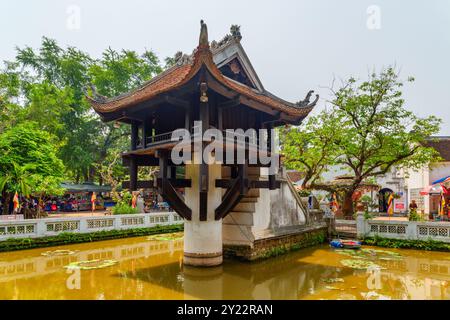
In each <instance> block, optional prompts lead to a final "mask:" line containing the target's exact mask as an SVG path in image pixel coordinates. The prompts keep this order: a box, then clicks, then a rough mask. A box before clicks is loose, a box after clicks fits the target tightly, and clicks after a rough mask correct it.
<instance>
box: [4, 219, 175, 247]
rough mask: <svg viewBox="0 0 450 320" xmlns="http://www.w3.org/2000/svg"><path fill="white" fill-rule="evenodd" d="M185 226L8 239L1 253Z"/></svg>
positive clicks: (159, 226) (173, 230)
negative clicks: (25, 239)
mask: <svg viewBox="0 0 450 320" xmlns="http://www.w3.org/2000/svg"><path fill="white" fill-rule="evenodd" d="M183 228H184V225H183V224H174V225H168V226H161V225H158V226H155V227H151V228H135V229H122V230H107V231H97V232H91V233H70V232H66V233H60V234H59V235H56V236H49V237H40V238H29V239H27V241H23V239H14V238H12V239H7V240H4V241H0V252H4V251H14V250H24V249H33V248H41V247H51V246H58V245H64V244H73V243H83V242H94V241H102V240H111V239H120V238H128V237H141V236H148V235H153V234H162V233H171V232H179V231H183Z"/></svg>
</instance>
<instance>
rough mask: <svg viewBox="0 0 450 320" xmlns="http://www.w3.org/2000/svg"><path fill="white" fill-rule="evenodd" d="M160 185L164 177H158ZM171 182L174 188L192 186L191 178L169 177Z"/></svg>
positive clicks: (159, 185)
mask: <svg viewBox="0 0 450 320" xmlns="http://www.w3.org/2000/svg"><path fill="white" fill-rule="evenodd" d="M156 181H157V185H158V187H161V186H162V178H157V179H156ZM169 181H170V183H171V184H172V186H173V187H174V188H190V187H191V184H192V182H191V179H169Z"/></svg>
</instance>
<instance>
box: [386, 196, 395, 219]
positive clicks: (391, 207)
mask: <svg viewBox="0 0 450 320" xmlns="http://www.w3.org/2000/svg"><path fill="white" fill-rule="evenodd" d="M387 204H388V214H389V215H390V216H392V215H393V214H394V194H393V193H391V194H390V195H389V198H388V203H387Z"/></svg>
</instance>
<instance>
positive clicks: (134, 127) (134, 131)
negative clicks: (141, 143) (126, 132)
mask: <svg viewBox="0 0 450 320" xmlns="http://www.w3.org/2000/svg"><path fill="white" fill-rule="evenodd" d="M137 139H138V125H137V123H136V121H132V122H131V150H136V148H137Z"/></svg>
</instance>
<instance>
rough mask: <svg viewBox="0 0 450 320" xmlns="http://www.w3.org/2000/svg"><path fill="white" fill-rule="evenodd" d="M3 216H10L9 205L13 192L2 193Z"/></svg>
mask: <svg viewBox="0 0 450 320" xmlns="http://www.w3.org/2000/svg"><path fill="white" fill-rule="evenodd" d="M2 199H3V214H9V203H10V201H11V192H2Z"/></svg>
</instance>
